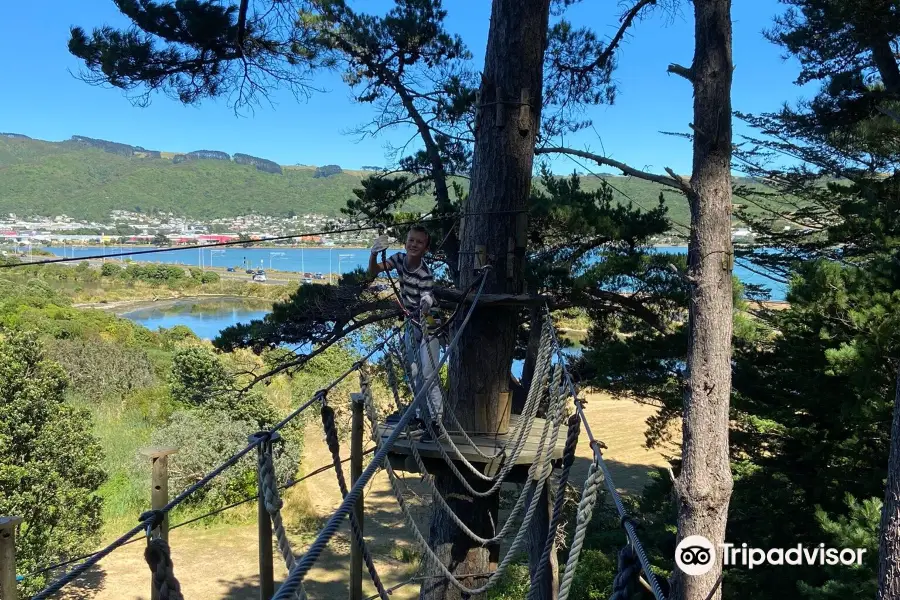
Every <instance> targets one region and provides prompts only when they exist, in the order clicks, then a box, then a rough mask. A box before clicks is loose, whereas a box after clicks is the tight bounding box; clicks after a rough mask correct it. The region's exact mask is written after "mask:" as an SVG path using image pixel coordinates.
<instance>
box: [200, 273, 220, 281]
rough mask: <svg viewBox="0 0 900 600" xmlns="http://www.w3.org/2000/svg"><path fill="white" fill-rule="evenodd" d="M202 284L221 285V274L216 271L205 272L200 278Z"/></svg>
mask: <svg viewBox="0 0 900 600" xmlns="http://www.w3.org/2000/svg"><path fill="white" fill-rule="evenodd" d="M200 283H219V274H218V273H216V272H215V271H205V272H204V273H203V275H202V276H201V277H200Z"/></svg>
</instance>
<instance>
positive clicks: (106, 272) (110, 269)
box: [100, 262, 122, 277]
mask: <svg viewBox="0 0 900 600" xmlns="http://www.w3.org/2000/svg"><path fill="white" fill-rule="evenodd" d="M121 273H122V265H118V264H116V263H114V262H108V263H103V266H102V267H100V275H101V276H102V277H118V276H119V275H120V274H121Z"/></svg>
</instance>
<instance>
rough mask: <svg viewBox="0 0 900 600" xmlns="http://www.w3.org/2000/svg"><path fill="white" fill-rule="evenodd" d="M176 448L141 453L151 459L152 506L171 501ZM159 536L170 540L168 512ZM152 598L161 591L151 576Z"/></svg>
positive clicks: (156, 599) (160, 505) (160, 527)
mask: <svg viewBox="0 0 900 600" xmlns="http://www.w3.org/2000/svg"><path fill="white" fill-rule="evenodd" d="M175 452H177V449H175V448H147V449H146V450H142V451H141V454H143V455H144V456H146V457H147V458H149V459H150V465H151V469H152V474H151V476H150V507H151V508H152V509H153V510H159V509H161V508H163V507H164V506H165V505H166V504H168V503H169V455H170V454H175ZM159 537H160V538H162V539H164V540H166V541H167V542H168V541H169V515H168V513H167V514H166V515H165V517H164V518H163V520H162V523H160V525H159ZM150 600H159V592H158V591H157V590H156V586H155V585H153V577H152V575H151V578H150Z"/></svg>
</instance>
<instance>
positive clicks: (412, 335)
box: [403, 323, 425, 435]
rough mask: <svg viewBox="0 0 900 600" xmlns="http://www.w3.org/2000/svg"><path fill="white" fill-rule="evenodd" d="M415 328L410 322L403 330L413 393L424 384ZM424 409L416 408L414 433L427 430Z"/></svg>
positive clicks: (419, 433)
mask: <svg viewBox="0 0 900 600" xmlns="http://www.w3.org/2000/svg"><path fill="white" fill-rule="evenodd" d="M417 338H418V336H417V335H416V331H415V329H414V328H413V327H412V326H411V325H410V324H409V323H407V324H406V327H405V328H404V331H403V350H404V354H405V356H406V361H407V365H408V368H409V377H410V382H409V383H410V386H411V388H412V391H413V395H415V394H416V392H418V390H419V388H420V387H421V384H422V381H423V380H422V373H421V370H420V369H419V363H421V359H420V358H419V340H418V339H417ZM423 412H424V411H423V410H422V409H421V408H418V407H417V408H416V416H415V418H414V419H413V421H412V423H410V426H411V428H412V433H413V434H414V435H421V434H422V432H424V431H425V421H424V420H423V418H422V416H423Z"/></svg>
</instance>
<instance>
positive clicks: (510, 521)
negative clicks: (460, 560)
mask: <svg viewBox="0 0 900 600" xmlns="http://www.w3.org/2000/svg"><path fill="white" fill-rule="evenodd" d="M560 400H561V398H560V397H556V400H555V401H554V402H555V404H554V407H553V408H552V410H558V402H559V401H560ZM550 426H551V422H550V420H549V419H548V420H546V421H545V422H544V429H543V431H542V435H541V440H540V442H539V443H538V449H537V457H540V456H542V455H543V453H544V444H545V442H546V438H547V432H548V431H549V427H550ZM553 447H555V442H554V445H553V446H551V448H550V452H551V453H552V451H553ZM410 448H411V449H412V454H413V458H414V459H415V461H416V464H417V465H418V467H419V469H420V471H421V472H422V473H423V474H424V475H428V469H427V468H426V466H425V463H424V461H423V460H422V456H421V455H420V454H419V451H418V449H417V448H416V444H411V445H410ZM566 448H567V449H568V448H569V442H568V440H567V442H566ZM572 452H574V449H572ZM572 461H574V454H573V456H572ZM539 464H540V463H539V461H538V460H535V461H534V462H532V463H531V466H530V467H529V468H528V479H527V480H528V481H533V480H534V478H535V474H536V473H535V472H536V470H537V468H538V466H539ZM424 481H425V482H426V483H427V485H428V488H429V490H430V491H431V493H432V497H433V498H434V499H435V500H436V501H437V503H438V504H439V505H440V507H441V508H442V509H443V510H444V512H445V513H446V514H447V516H449V517H450V519H451V520H452V521H453V522H454V523H455V524H456V526H457V527H459V528H460V530H462V531H463V533H465V534H466V535H468V536H469V538H470V539H471V540H472V541H474V542H476V543H478V544H480V545H482V546H487V545H488V544H492V543H494V542H498V541H500V540H502V539H504V538H505V537H506V536H507V535H508V534H509V531H510V530H511V529H512V526H513V525H514V524H515V521H516V519H518V518H519V513H520V512H521V511H522V509H523V508H524V507H525V499H526V498H527V497H528V493H527V492H528V486H524V487H523V488H522V491H521V492H520V493H519V498H518V499H517V500H516V504H515V506H514V507H513V509H512V511H510V513H509V516H508V517H507V518H506V521H505V522H504V523H503V527H502V528H501V529H500V531H499V532H498V533H497V534H496V535H495V536H494V537H492V538H483V537H481V536H479V535H478V534H476V533H475V532H474V531H472V530H471V529H469V527H468V526H467V525H466V524H465V523H464V522H463V521H462V519H460V518H459V515H457V514H456V513H455V512H454V511H453V509H452V508H450V505H449V504H448V503H447V500H446V499H445V498H444V496H443V494H441V493H440V491H439V490H438V489H437V486H436V485H435V484H434V482H433V481H432V480H431V479H430V478H428V477H425V478H424ZM539 500H540V493H538V494H535V495H533V496H532V499H531V503H530V504H529V510H531V511H533V510H535V508H532V506H533V505H536V504H537V502H538V501H539Z"/></svg>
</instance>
